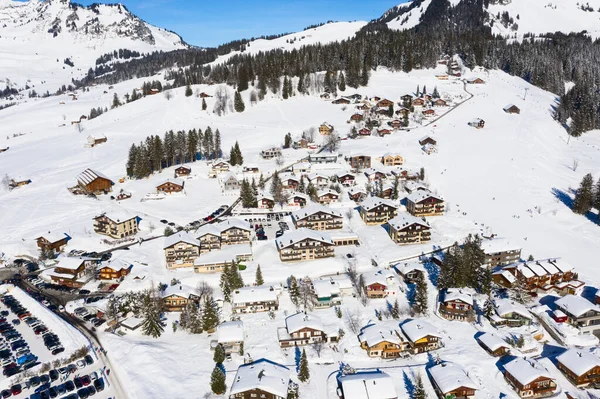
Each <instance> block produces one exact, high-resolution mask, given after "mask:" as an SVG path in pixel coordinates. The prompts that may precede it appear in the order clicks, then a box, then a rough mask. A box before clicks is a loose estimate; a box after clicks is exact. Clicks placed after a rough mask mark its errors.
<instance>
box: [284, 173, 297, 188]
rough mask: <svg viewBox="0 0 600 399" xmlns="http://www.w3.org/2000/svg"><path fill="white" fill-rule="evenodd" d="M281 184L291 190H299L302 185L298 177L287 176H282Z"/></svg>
mask: <svg viewBox="0 0 600 399" xmlns="http://www.w3.org/2000/svg"><path fill="white" fill-rule="evenodd" d="M280 179H281V184H282V185H283V187H284V188H287V189H289V190H297V189H298V186H299V185H300V178H299V177H297V176H296V175H289V174H285V175H283V176H280Z"/></svg>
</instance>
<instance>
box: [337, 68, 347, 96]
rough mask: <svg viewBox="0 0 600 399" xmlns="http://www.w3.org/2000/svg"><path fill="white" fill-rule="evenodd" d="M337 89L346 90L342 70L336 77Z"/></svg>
mask: <svg viewBox="0 0 600 399" xmlns="http://www.w3.org/2000/svg"><path fill="white" fill-rule="evenodd" d="M338 89H339V90H340V91H346V78H345V77H344V72H340V76H339V77H338Z"/></svg>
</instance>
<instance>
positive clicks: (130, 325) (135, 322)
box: [121, 317, 144, 330]
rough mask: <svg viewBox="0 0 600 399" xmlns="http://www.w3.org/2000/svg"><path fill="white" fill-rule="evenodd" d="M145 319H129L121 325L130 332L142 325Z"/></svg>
mask: <svg viewBox="0 0 600 399" xmlns="http://www.w3.org/2000/svg"><path fill="white" fill-rule="evenodd" d="M143 322H144V319H143V318H141V317H128V318H126V319H125V320H123V321H121V325H122V326H123V327H125V328H127V329H129V330H135V329H136V328H138V327H139V326H141V325H142V323H143Z"/></svg>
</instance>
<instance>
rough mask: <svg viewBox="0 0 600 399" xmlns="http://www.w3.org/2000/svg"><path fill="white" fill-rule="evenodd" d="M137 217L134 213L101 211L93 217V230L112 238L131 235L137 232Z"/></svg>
mask: <svg viewBox="0 0 600 399" xmlns="http://www.w3.org/2000/svg"><path fill="white" fill-rule="evenodd" d="M138 223H139V218H138V217H137V216H136V215H134V214H129V213H124V212H119V213H111V214H107V213H103V214H101V215H100V216H96V217H95V218H94V231H95V232H96V233H98V234H102V235H106V236H109V237H112V238H117V239H118V238H124V237H129V236H133V235H135V234H136V233H137V232H138Z"/></svg>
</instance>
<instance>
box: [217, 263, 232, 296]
mask: <svg viewBox="0 0 600 399" xmlns="http://www.w3.org/2000/svg"><path fill="white" fill-rule="evenodd" d="M229 276H230V272H229V264H228V263H225V266H223V271H222V272H221V280H220V282H219V286H220V287H221V291H222V292H223V299H224V300H225V302H230V301H231V282H230V281H229Z"/></svg>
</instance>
